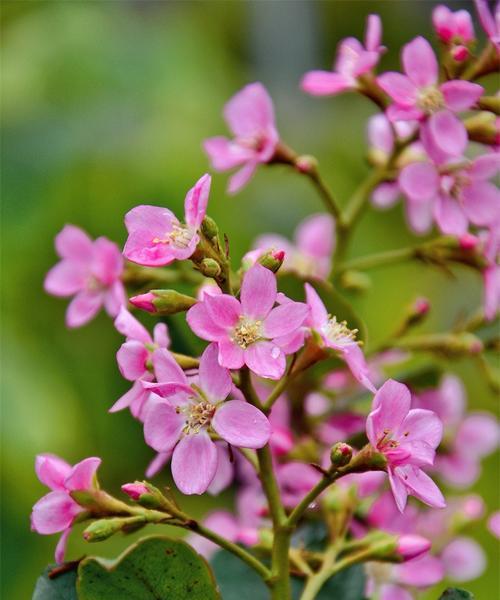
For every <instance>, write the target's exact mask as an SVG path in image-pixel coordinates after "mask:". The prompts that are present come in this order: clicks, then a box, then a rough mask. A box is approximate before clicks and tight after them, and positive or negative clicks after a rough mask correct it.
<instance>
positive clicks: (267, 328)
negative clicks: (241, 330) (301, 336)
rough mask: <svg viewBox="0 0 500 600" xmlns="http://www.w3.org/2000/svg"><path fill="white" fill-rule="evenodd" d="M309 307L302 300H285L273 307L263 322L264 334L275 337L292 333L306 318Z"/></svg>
mask: <svg viewBox="0 0 500 600" xmlns="http://www.w3.org/2000/svg"><path fill="white" fill-rule="evenodd" d="M308 314H309V307H308V306H307V304H304V303H303V302H286V303H285V304H281V305H280V306H277V307H276V308H273V309H272V310H271V312H270V313H269V314H268V316H267V317H266V318H265V320H264V323H263V330H264V335H265V336H266V337H267V338H271V339H272V338H276V337H279V336H282V335H287V334H289V333H292V332H293V331H294V330H296V329H298V328H299V327H300V326H301V325H302V324H303V323H304V321H305V320H306V318H307V316H308Z"/></svg>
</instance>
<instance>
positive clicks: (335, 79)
mask: <svg viewBox="0 0 500 600" xmlns="http://www.w3.org/2000/svg"><path fill="white" fill-rule="evenodd" d="M381 38H382V23H381V21H380V17H379V16H378V15H369V16H368V19H367V24H366V35H365V45H364V46H363V45H362V44H361V43H360V42H359V41H358V40H357V39H355V38H352V37H349V38H346V39H345V40H342V42H340V44H339V47H338V51H337V59H336V61H335V64H334V67H333V71H309V72H308V73H306V74H305V75H304V77H303V79H302V81H301V84H300V86H301V88H302V89H303V90H304V92H306V93H308V94H311V95H313V96H332V95H336V94H341V93H342V92H346V91H351V90H355V89H357V88H358V86H359V82H358V78H359V77H360V76H361V75H364V74H365V73H368V71H371V70H372V69H373V68H374V67H375V66H376V65H377V63H378V61H379V59H380V56H381V54H382V53H383V52H384V51H385V48H384V47H383V46H381Z"/></svg>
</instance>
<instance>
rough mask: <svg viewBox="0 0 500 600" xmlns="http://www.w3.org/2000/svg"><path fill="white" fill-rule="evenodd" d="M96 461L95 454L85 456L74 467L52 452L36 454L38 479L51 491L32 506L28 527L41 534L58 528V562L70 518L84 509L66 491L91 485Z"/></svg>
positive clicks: (89, 487)
mask: <svg viewBox="0 0 500 600" xmlns="http://www.w3.org/2000/svg"><path fill="white" fill-rule="evenodd" d="M100 464H101V459H100V458H97V457H90V458H86V459H84V460H82V461H81V462H79V463H77V464H76V465H75V466H74V467H72V466H71V465H69V464H68V463H67V462H66V461H64V460H63V459H62V458H59V457H58V456H54V455H53V454H39V455H38V456H37V457H36V461H35V471H36V474H37V476H38V479H39V480H40V481H41V482H42V483H43V484H44V485H46V486H47V487H48V488H50V489H51V490H52V491H50V492H49V493H48V494H46V495H45V496H43V498H40V500H38V502H37V503H36V504H35V505H34V506H33V511H32V513H31V528H32V529H33V531H36V532H37V533H41V534H42V535H51V534H53V533H59V532H62V535H61V538H60V539H59V542H58V543H57V546H56V552H55V559H56V562H58V563H60V562H62V561H63V560H64V553H65V550H66V543H67V541H68V536H69V534H70V532H71V527H72V525H73V522H74V520H75V519H76V517H77V516H78V515H79V514H80V513H82V512H84V511H85V509H84V508H82V507H81V506H80V505H79V504H78V503H77V502H76V501H75V500H73V498H72V497H71V495H70V492H74V491H86V490H92V489H95V488H96V487H97V479H96V471H97V468H98V467H99V465H100Z"/></svg>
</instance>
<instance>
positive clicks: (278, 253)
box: [271, 250, 285, 262]
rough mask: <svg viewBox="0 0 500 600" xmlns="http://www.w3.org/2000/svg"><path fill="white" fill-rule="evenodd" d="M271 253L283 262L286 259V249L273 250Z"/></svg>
mask: <svg viewBox="0 0 500 600" xmlns="http://www.w3.org/2000/svg"><path fill="white" fill-rule="evenodd" d="M271 254H272V255H273V257H274V258H275V259H276V260H279V261H280V262H283V261H284V260H285V251H284V250H273V251H272V252H271Z"/></svg>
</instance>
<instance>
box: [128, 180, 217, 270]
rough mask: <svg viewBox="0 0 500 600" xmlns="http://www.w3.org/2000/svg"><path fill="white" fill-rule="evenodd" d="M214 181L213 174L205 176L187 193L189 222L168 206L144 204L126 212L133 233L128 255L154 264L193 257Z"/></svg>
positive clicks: (132, 258)
mask: <svg viewBox="0 0 500 600" xmlns="http://www.w3.org/2000/svg"><path fill="white" fill-rule="evenodd" d="M210 183H211V177H210V175H203V177H201V178H200V179H199V180H198V181H197V182H196V184H195V185H194V187H193V188H191V189H190V190H189V192H188V193H187V194H186V199H185V201H184V212H185V217H184V218H185V223H180V222H179V220H178V219H177V217H176V216H175V215H174V213H173V212H172V211H170V210H168V208H161V207H159V206H149V205H141V206H136V207H135V208H133V209H132V210H130V211H129V212H128V213H127V214H126V215H125V226H126V227H127V231H128V234H129V235H128V238H127V241H126V243H125V248H124V249H123V254H124V256H125V257H126V258H128V259H129V260H131V261H132V262H135V263H137V264H139V265H146V266H150V267H159V266H162V265H168V264H170V263H171V262H173V261H174V260H185V259H187V258H189V257H190V256H191V255H192V254H193V252H194V251H195V250H196V246H197V245H198V242H199V239H200V238H199V235H198V230H199V228H200V225H201V223H202V221H203V219H204V218H205V214H206V210H207V203H208V195H209V193H210Z"/></svg>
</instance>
